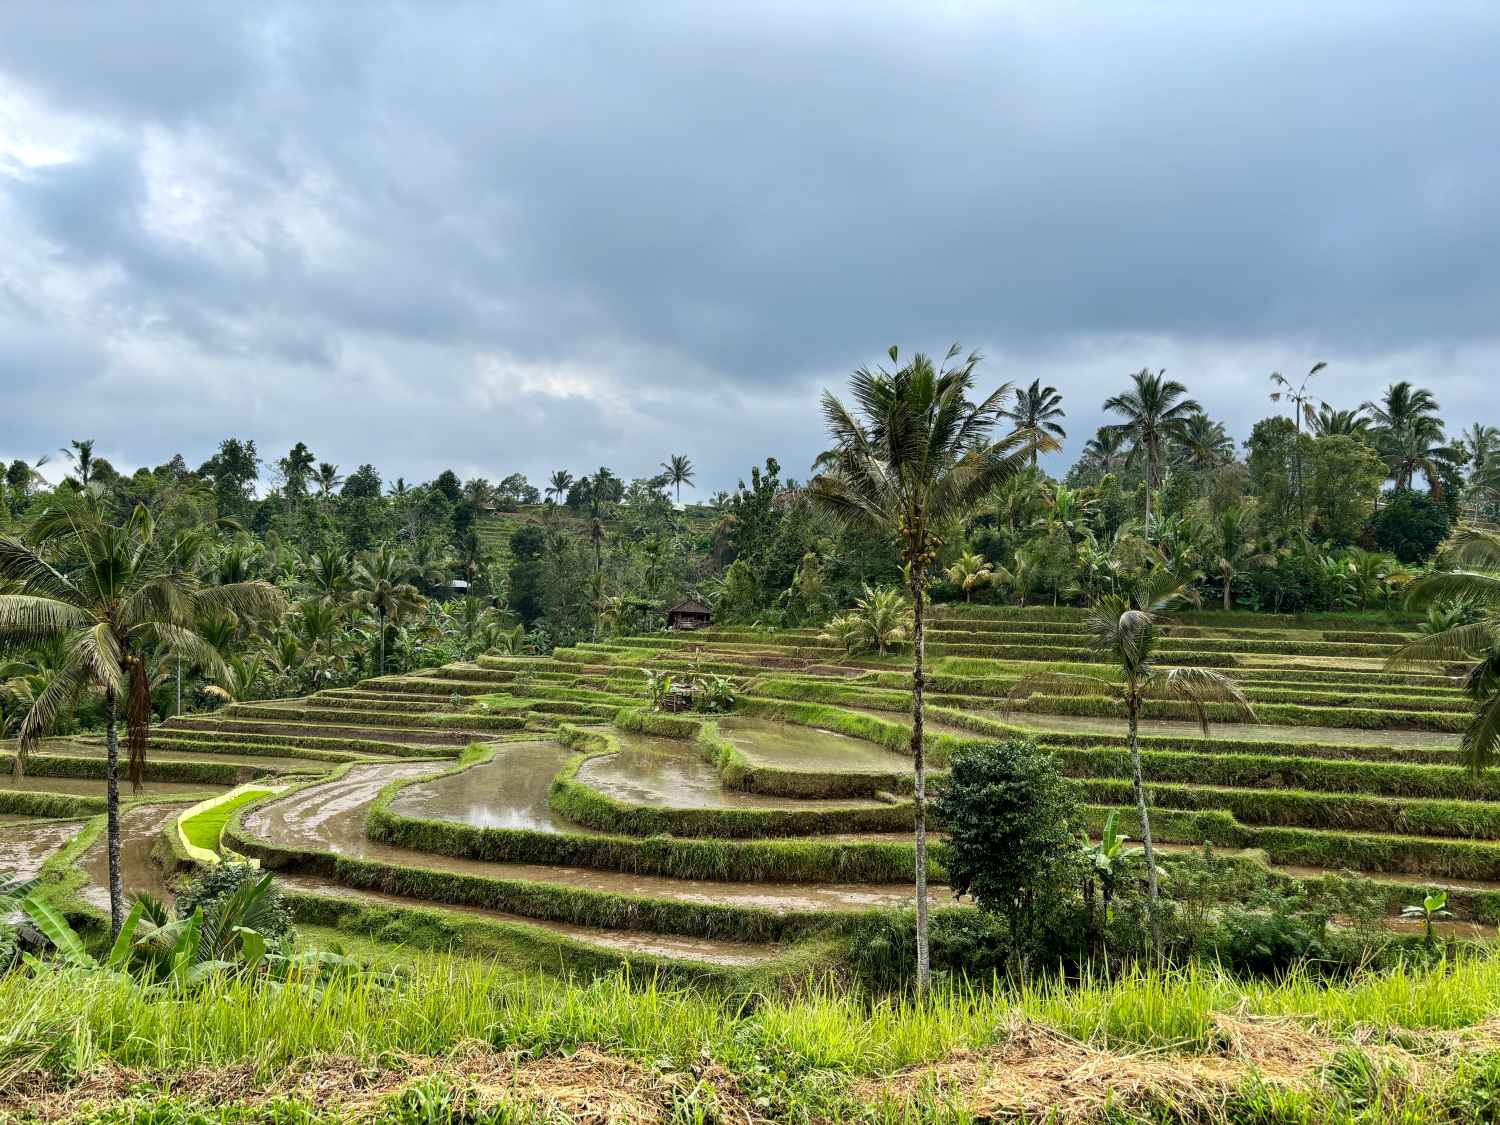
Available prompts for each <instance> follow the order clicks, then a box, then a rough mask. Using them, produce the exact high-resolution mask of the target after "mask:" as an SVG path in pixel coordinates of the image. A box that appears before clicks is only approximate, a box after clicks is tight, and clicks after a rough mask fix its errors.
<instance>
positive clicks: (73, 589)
mask: <svg viewBox="0 0 1500 1125" xmlns="http://www.w3.org/2000/svg"><path fill="white" fill-rule="evenodd" d="M29 538H30V543H29V544H28V543H24V542H22V541H21V540H19V539H16V538H12V537H8V536H7V537H0V588H6V589H8V590H9V592H7V593H3V594H0V642H3V643H10V644H17V645H30V644H37V643H43V642H49V641H54V642H55V641H56V640H58V639H59V638H60V639H62V640H63V642H64V643H65V644H66V652H67V655H66V658H65V659H64V661H63V663H62V664H61V666H60V667H58V668H57V669H56V671H55V673H54V674H53V676H52V677H51V679H50V681H49V682H48V684H47V686H46V688H45V689H44V690H42V692H41V693H40V694H38V695H37V696H36V698H35V700H34V701H33V703H32V706H31V709H30V711H28V712H27V714H26V717H25V719H23V720H22V722H21V726H20V729H19V731H18V734H19V737H20V747H19V751H18V753H17V756H16V769H17V770H18V771H19V770H20V769H22V768H23V767H24V763H25V760H26V757H27V755H28V753H29V752H30V750H31V748H32V746H34V745H35V743H36V742H37V740H38V739H39V738H41V737H42V736H43V735H45V734H46V733H47V732H48V731H50V730H51V729H52V728H53V726H54V725H55V724H56V722H57V719H58V718H59V717H60V716H61V715H62V714H63V713H64V712H65V711H66V710H67V709H68V708H69V707H70V706H72V705H73V703H74V701H75V700H76V699H77V698H78V696H79V694H80V693H81V692H83V691H85V690H95V691H98V692H100V693H101V694H102V695H103V696H104V721H105V726H104V745H105V766H104V786H105V809H106V822H107V829H106V832H107V837H106V838H107V850H108V857H109V912H110V926H111V932H112V933H118V932H119V929H120V926H121V924H122V923H123V921H124V917H125V911H124V893H123V890H122V888H121V886H120V789H119V762H120V741H119V731H118V723H119V719H120V713H121V708H122V707H123V709H124V717H125V729H126V746H127V751H128V754H129V766H128V775H129V779H130V782H131V784H132V785H137V786H138V785H139V784H140V782H141V779H142V777H143V776H144V772H145V765H146V751H147V746H148V742H149V738H150V723H151V696H150V683H149V675H148V668H147V662H148V659H149V658H150V657H151V656H152V655H153V654H154V653H159V652H161V651H163V650H165V651H168V652H175V653H179V654H181V655H183V656H185V657H187V658H188V659H189V660H191V661H192V662H193V663H195V664H198V665H199V666H200V667H202V668H204V669H205V670H207V671H209V672H210V673H214V674H222V673H223V671H224V668H223V660H222V658H221V657H220V655H219V654H218V652H217V651H216V650H215V649H214V648H213V647H212V646H211V645H209V644H207V643H206V642H204V641H203V639H202V638H201V637H199V636H198V634H197V632H196V631H195V626H196V623H197V622H198V621H199V620H200V619H207V618H212V617H215V616H219V615H223V614H233V615H235V616H238V617H256V616H261V615H273V614H276V613H279V612H280V610H281V608H282V605H283V603H282V598H281V594H280V593H279V592H278V591H277V590H276V588H275V587H273V586H271V585H269V584H268V583H265V582H260V581H248V582H234V583H228V584H225V585H219V586H209V585H204V584H202V583H201V582H200V581H199V580H198V579H197V578H196V577H195V576H194V575H193V574H192V573H191V572H190V571H188V570H186V569H184V568H182V567H180V566H178V565H177V564H176V560H175V559H174V558H173V557H172V551H171V549H170V545H169V544H167V543H166V542H165V541H164V540H163V539H158V537H157V534H156V524H155V522H154V521H153V520H152V519H151V517H150V515H149V514H148V513H147V512H146V510H145V509H144V508H141V507H137V508H136V509H135V511H134V512H133V513H132V515H131V516H130V518H129V519H127V520H126V521H125V522H124V523H123V524H121V525H115V524H113V523H111V522H109V521H108V520H107V518H106V516H105V514H104V511H103V509H102V508H101V507H100V506H99V505H98V504H97V503H96V502H95V501H93V500H91V499H90V498H88V497H86V496H80V497H75V498H73V499H71V500H69V499H66V498H63V499H59V500H58V501H57V502H55V503H54V504H53V505H52V506H50V507H49V508H47V509H46V510H45V511H43V512H42V513H41V515H40V516H38V518H37V520H36V521H35V522H34V523H33V525H32V527H31V531H30V535H29Z"/></svg>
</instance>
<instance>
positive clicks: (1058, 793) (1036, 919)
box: [933, 739, 1083, 966]
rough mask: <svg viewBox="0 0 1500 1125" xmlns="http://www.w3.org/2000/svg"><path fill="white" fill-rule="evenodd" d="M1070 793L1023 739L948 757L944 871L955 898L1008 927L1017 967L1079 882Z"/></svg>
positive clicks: (1054, 767) (942, 808) (940, 814)
mask: <svg viewBox="0 0 1500 1125" xmlns="http://www.w3.org/2000/svg"><path fill="white" fill-rule="evenodd" d="M1073 794H1074V788H1073V786H1072V785H1070V784H1069V782H1068V781H1067V780H1066V779H1065V778H1064V777H1063V775H1062V771H1061V770H1060V769H1059V768H1058V764H1057V759H1056V758H1054V757H1053V756H1052V755H1051V754H1048V753H1046V752H1044V751H1041V750H1038V749H1037V745H1036V743H1035V742H1033V741H1031V740H1029V739H1009V740H1007V741H1004V742H997V743H993V744H990V745H980V746H969V747H965V748H962V749H960V750H959V751H958V752H957V753H955V754H954V755H953V758H952V761H951V762H950V764H949V772H948V778H947V781H946V782H945V783H944V784H943V786H942V788H941V790H940V791H939V793H938V796H937V799H936V800H935V801H934V803H933V806H934V812H935V813H936V815H937V819H939V820H940V821H941V822H942V823H943V824H944V825H945V826H946V828H947V830H948V839H947V840H946V841H945V842H944V843H943V844H942V845H941V852H940V854H941V856H942V859H943V865H944V866H945V867H946V868H947V870H948V879H949V883H950V884H951V885H952V886H953V888H954V892H955V893H957V894H969V895H972V896H973V899H974V901H975V903H976V904H977V905H978V906H979V908H980V909H981V910H984V911H986V912H988V913H992V914H997V915H999V916H1000V917H1001V918H1002V919H1004V921H1005V923H1006V927H1007V929H1008V931H1009V933H1010V938H1011V945H1012V948H1013V949H1014V950H1015V951H1016V952H1017V953H1018V954H1019V955H1020V958H1021V961H1022V964H1023V966H1024V965H1025V964H1026V963H1027V962H1028V960H1029V959H1030V956H1031V954H1032V953H1033V952H1035V951H1036V945H1037V937H1038V934H1039V923H1040V920H1041V916H1042V915H1046V914H1050V913H1052V912H1053V911H1054V909H1055V907H1056V906H1057V905H1058V903H1059V901H1060V899H1061V898H1064V897H1066V898H1071V888H1074V887H1077V886H1079V885H1080V884H1081V883H1082V879H1083V872H1082V866H1081V864H1082V853H1081V851H1080V849H1079V847H1078V841H1077V839H1076V838H1075V836H1074V835H1073V829H1072V827H1070V825H1069V823H1068V822H1069V819H1070V818H1071V817H1072V816H1073V814H1074V812H1075V809H1076V805H1075V798H1074V795H1073Z"/></svg>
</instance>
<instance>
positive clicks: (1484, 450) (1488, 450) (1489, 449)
mask: <svg viewBox="0 0 1500 1125" xmlns="http://www.w3.org/2000/svg"><path fill="white" fill-rule="evenodd" d="M1459 448H1460V449H1462V450H1463V452H1464V455H1465V457H1466V458H1467V459H1468V463H1469V479H1470V480H1474V481H1478V480H1482V479H1485V478H1487V477H1488V476H1489V475H1490V470H1492V469H1493V468H1494V465H1495V458H1496V453H1497V452H1500V430H1497V429H1496V428H1495V427H1494V426H1486V425H1483V424H1481V423H1479V422H1475V423H1473V424H1472V425H1470V426H1469V428H1468V429H1467V430H1465V431H1464V432H1463V436H1462V437H1461V438H1459Z"/></svg>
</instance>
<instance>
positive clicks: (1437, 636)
mask: <svg viewBox="0 0 1500 1125" xmlns="http://www.w3.org/2000/svg"><path fill="white" fill-rule="evenodd" d="M1497 639H1500V620H1497V619H1495V618H1489V619H1487V620H1484V621H1475V622H1471V623H1470V624H1467V625H1455V626H1453V628H1451V629H1444V630H1442V631H1441V632H1437V633H1429V634H1428V635H1427V636H1425V637H1418V638H1417V639H1416V640H1414V641H1410V642H1408V643H1407V644H1404V645H1402V646H1401V647H1400V648H1399V649H1397V650H1396V652H1395V653H1394V654H1393V655H1392V656H1390V657H1389V658H1388V659H1387V660H1386V662H1385V667H1386V670H1387V671H1399V670H1400V669H1403V668H1410V667H1411V666H1413V665H1415V664H1431V663H1438V664H1445V663H1452V662H1454V661H1459V660H1469V659H1472V658H1474V657H1475V656H1478V655H1479V654H1481V653H1484V652H1488V651H1489V650H1490V648H1492V647H1493V646H1494V645H1495V643H1496V641H1497Z"/></svg>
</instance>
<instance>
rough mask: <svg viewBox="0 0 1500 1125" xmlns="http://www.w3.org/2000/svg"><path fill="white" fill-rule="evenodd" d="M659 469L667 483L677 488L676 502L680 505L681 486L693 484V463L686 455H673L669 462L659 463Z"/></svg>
mask: <svg viewBox="0 0 1500 1125" xmlns="http://www.w3.org/2000/svg"><path fill="white" fill-rule="evenodd" d="M661 467H662V470H663V471H664V472H665V473H666V474H667V483H668V484H673V485H676V486H677V502H678V503H679V504H680V503H682V486H683V485H685V484H692V483H693V463H692V462H691V461H689V460H688V459H687V455H686V454H683V453H674V454H672V459H671V460H670V461H663V462H662V463H661Z"/></svg>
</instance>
